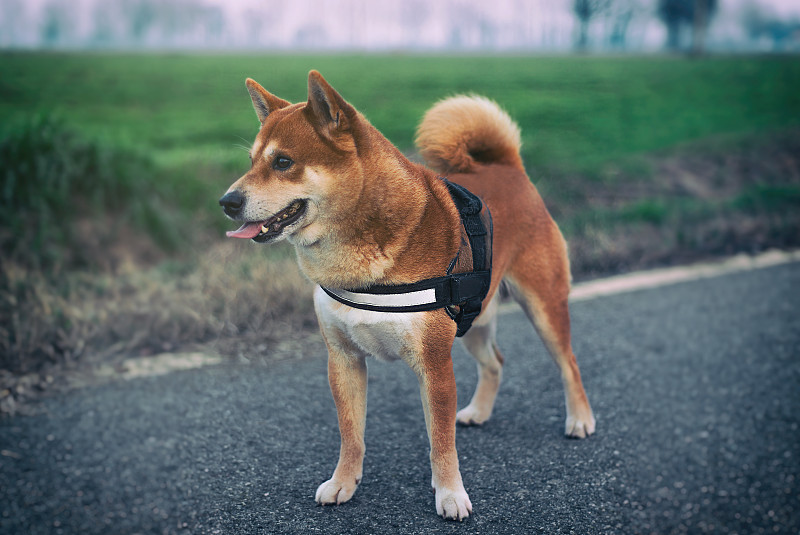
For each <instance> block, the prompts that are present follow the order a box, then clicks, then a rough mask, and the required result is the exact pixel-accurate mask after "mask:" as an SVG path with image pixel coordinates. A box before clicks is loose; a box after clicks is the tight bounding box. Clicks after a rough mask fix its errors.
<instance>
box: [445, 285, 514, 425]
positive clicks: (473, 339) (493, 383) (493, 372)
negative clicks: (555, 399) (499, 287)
mask: <svg viewBox="0 0 800 535" xmlns="http://www.w3.org/2000/svg"><path fill="white" fill-rule="evenodd" d="M498 301H499V296H498V295H495V296H494V297H493V298H492V300H491V301H490V302H489V303H488V305H487V307H486V310H484V312H483V314H482V315H481V316H479V317H478V318H477V319H476V320H475V323H474V324H473V325H472V327H471V328H470V330H469V331H467V332H466V334H465V335H464V336H463V338H462V341H463V342H464V347H466V348H467V351H469V352H470V353H471V354H472V356H473V357H475V360H476V361H477V363H478V386H477V387H476V388H475V393H474V394H473V395H472V400H471V401H470V402H469V405H467V406H466V407H464V408H463V409H461V410H460V411H458V414H457V415H456V419H457V421H458V423H460V424H464V425H479V424H482V423H484V422H485V421H486V420H488V419H489V417H490V416H491V415H492V409H493V408H494V401H495V398H496V397H497V390H498V389H499V388H500V381H501V379H502V377H503V355H501V354H500V351H499V350H498V349H497V343H496V342H495V336H496V333H497V304H498Z"/></svg>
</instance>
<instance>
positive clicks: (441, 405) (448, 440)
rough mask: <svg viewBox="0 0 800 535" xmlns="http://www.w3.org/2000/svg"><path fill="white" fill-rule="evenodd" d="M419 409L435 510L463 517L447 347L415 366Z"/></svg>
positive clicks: (465, 508) (467, 508)
mask: <svg viewBox="0 0 800 535" xmlns="http://www.w3.org/2000/svg"><path fill="white" fill-rule="evenodd" d="M417 371H418V377H419V385H420V394H421V396H422V408H423V410H424V411H425V424H426V425H427V427H428V438H429V439H430V444H431V472H432V474H433V477H432V479H431V485H432V486H433V489H434V491H435V492H436V512H437V513H439V515H441V516H443V517H444V518H452V519H454V520H463V519H465V518H467V517H468V516H469V514H470V513H471V512H472V503H470V501H469V496H468V495H467V491H466V490H464V483H463V482H462V481H461V472H460V471H459V469H458V454H457V452H456V409H457V400H456V379H455V374H454V373H453V362H452V359H451V356H450V349H447V350H446V352H440V353H439V355H437V356H436V357H434V358H433V359H430V361H429V362H425V363H423V364H422V366H421V367H419V368H417Z"/></svg>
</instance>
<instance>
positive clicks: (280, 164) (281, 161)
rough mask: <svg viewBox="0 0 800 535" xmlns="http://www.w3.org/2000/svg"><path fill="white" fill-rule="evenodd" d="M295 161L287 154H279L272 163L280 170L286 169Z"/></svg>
mask: <svg viewBox="0 0 800 535" xmlns="http://www.w3.org/2000/svg"><path fill="white" fill-rule="evenodd" d="M293 163H294V162H293V161H292V160H291V159H290V158H287V157H286V156H278V157H277V158H275V162H274V163H273V164H272V167H274V168H275V169H277V170H278V171H286V170H287V169H289V168H290V167H291V166H292V164H293Z"/></svg>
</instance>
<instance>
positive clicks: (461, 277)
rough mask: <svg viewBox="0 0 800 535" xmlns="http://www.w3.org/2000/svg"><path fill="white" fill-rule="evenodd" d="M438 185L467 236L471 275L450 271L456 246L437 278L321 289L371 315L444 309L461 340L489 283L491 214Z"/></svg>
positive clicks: (456, 188) (467, 195)
mask: <svg viewBox="0 0 800 535" xmlns="http://www.w3.org/2000/svg"><path fill="white" fill-rule="evenodd" d="M444 182H445V184H446V185H447V189H448V190H449V192H450V196H451V197H452V199H453V202H454V203H455V205H456V208H457V209H458V212H459V214H460V215H461V224H462V225H463V226H464V231H465V232H466V234H467V239H468V241H469V244H468V245H469V248H470V250H471V251H472V271H469V272H466V273H451V271H452V270H453V268H454V267H455V265H456V262H457V261H458V258H459V256H460V254H461V251H462V250H463V248H464V246H463V245H462V247H461V249H459V252H458V253H457V254H456V256H455V258H453V260H452V262H450V266H449V267H448V268H447V271H446V275H444V276H443V277H435V278H433V279H426V280H422V281H419V282H414V283H410V284H394V285H377V286H370V287H368V288H361V289H358V290H342V289H333V288H325V287H324V286H323V287H322V289H323V290H324V291H325V293H327V294H328V295H329V296H331V297H332V298H333V299H335V300H337V301H339V302H340V303H344V304H345V305H348V306H351V307H353V308H359V309H362V310H371V311H373V312H422V311H425V310H435V309H437V308H444V309H445V310H446V311H447V313H448V314H449V315H450V317H451V318H453V321H455V322H456V325H457V331H456V336H463V335H464V333H466V332H467V331H468V330H469V328H470V326H472V322H473V320H474V319H475V318H476V317H478V314H480V313H481V304H482V303H483V300H484V299H485V298H486V294H488V293H489V286H490V285H491V281H492V216H491V213H490V212H489V208H488V207H485V206H484V205H483V203H482V202H481V200H480V198H479V197H477V196H476V195H474V194H473V193H471V192H470V191H469V190H468V189H467V188H465V187H463V186H460V185H458V184H454V183H453V182H450V181H448V180H444ZM464 245H466V244H464Z"/></svg>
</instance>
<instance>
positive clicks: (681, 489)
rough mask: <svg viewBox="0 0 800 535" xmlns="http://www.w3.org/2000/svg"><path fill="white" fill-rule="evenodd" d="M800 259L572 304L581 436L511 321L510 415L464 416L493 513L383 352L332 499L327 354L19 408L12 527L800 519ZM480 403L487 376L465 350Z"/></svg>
mask: <svg viewBox="0 0 800 535" xmlns="http://www.w3.org/2000/svg"><path fill="white" fill-rule="evenodd" d="M799 289H800V263H795V264H789V265H785V266H781V267H775V268H770V269H763V270H759V271H756V272H751V273H741V274H735V275H727V276H723V277H719V278H716V279H710V280H704V281H698V282H691V283H683V284H679V285H675V286H670V287H666V288H662V289H655V290H646V291H639V292H633V293H629V294H623V295H617V296H612V297H604V298H600V299H595V300H591V301H585V302H580V303H576V304H575V305H573V309H572V315H573V331H574V345H575V350H576V354H577V355H578V360H579V363H580V365H581V369H582V372H583V377H584V383H585V385H586V388H587V391H588V393H589V398H590V400H591V402H592V405H593V407H594V409H595V413H596V416H597V430H598V431H597V434H596V435H595V436H593V437H591V438H590V439H588V440H583V441H577V440H568V439H565V438H563V437H562V431H563V419H564V405H563V394H562V389H561V385H560V382H559V379H558V375H557V372H556V369H555V366H554V365H553V364H552V363H551V362H550V361H549V358H548V357H547V356H546V354H545V352H544V349H543V347H542V345H541V343H540V342H539V340H538V338H537V337H536V335H535V334H534V332H533V330H532V329H531V328H529V326H528V325H527V323H526V322H525V320H524V319H523V318H522V316H521V314H516V313H514V314H509V315H506V316H504V317H503V320H504V321H502V325H501V328H500V340H501V342H500V344H501V347H502V349H503V352H504V354H505V355H506V358H507V364H506V370H505V380H504V384H503V386H502V388H501V391H500V396H499V399H498V405H497V408H496V411H495V414H494V417H493V419H492V420H491V421H490V422H489V423H487V424H486V425H485V426H483V427H481V428H459V429H458V435H457V441H458V450H459V456H460V459H461V466H462V474H463V477H464V482H465V485H466V488H467V490H468V492H469V494H470V497H471V499H472V503H473V506H474V514H473V515H472V516H471V517H470V518H469V519H468V520H466V521H465V522H463V523H461V524H459V523H454V522H447V521H444V520H442V519H440V518H439V517H437V516H436V514H435V510H434V500H433V494H432V492H431V491H430V472H429V463H428V452H427V438H426V435H425V425H424V421H423V416H422V409H421V406H420V401H419V394H418V388H417V381H416V379H415V378H414V377H413V375H412V374H411V372H410V371H409V370H408V369H407V368H406V367H405V366H404V365H402V364H400V363H398V364H385V363H380V362H372V363H370V364H371V365H370V372H369V373H370V392H369V412H368V418H367V436H366V441H367V457H366V461H365V467H364V481H363V483H362V484H361V487H360V488H359V489H358V491H357V493H356V495H355V497H354V498H353V500H352V501H350V502H349V503H347V504H344V505H341V506H337V507H320V506H317V505H316V504H315V503H314V499H313V497H314V490H315V489H316V487H317V485H318V484H319V483H321V482H322V481H323V480H325V479H327V478H328V477H329V476H330V473H331V471H332V470H333V467H334V465H335V463H336V459H337V455H338V444H339V438H338V433H337V429H336V416H335V411H334V407H333V402H332V399H331V396H330V393H329V391H328V386H327V382H326V372H325V361H324V357H323V353H324V350H323V349H322V347H320V346H319V345H317V344H311V347H309V349H308V353H309V355H310V357H309V358H308V359H306V360H304V361H301V362H293V363H290V362H284V363H278V364H274V365H271V366H263V365H260V366H246V365H222V366H215V367H209V368H203V369H198V370H193V371H186V372H179V373H172V374H169V375H165V376H161V377H151V378H144V379H137V380H131V381H119V382H116V383H113V384H109V385H105V386H100V387H90V388H84V389H80V390H76V391H73V392H70V393H67V394H64V395H60V396H58V397H52V398H50V399H46V400H44V401H43V402H42V403H41V406H40V407H39V409H40V410H39V411H38V413H37V414H33V415H27V416H20V415H18V416H15V417H13V418H7V419H5V420H3V421H2V422H0V450H2V455H0V532H2V533H3V534H5V533H9V534H10V533H26V534H27V533H82V534H83V533H160V532H164V533H304V534H305V533H326V534H338V533H378V532H380V533H391V534H398V533H540V532H541V533H581V534H583V533H650V532H655V533H681V532H690V533H700V532H717V533H742V534H744V533H748V534H749V533H798V531H800V431H799V430H798V426H799V425H800V291H799ZM454 359H455V366H456V377H457V379H458V384H459V399H460V400H461V405H463V404H464V403H465V402H466V401H467V400H468V399H469V396H470V395H471V393H472V389H473V387H474V385H475V380H476V376H475V370H474V365H473V363H472V361H471V359H470V358H469V357H468V356H466V354H465V353H464V352H463V351H462V350H461V349H460V347H459V348H458V349H457V350H456V351H455V357H454Z"/></svg>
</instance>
